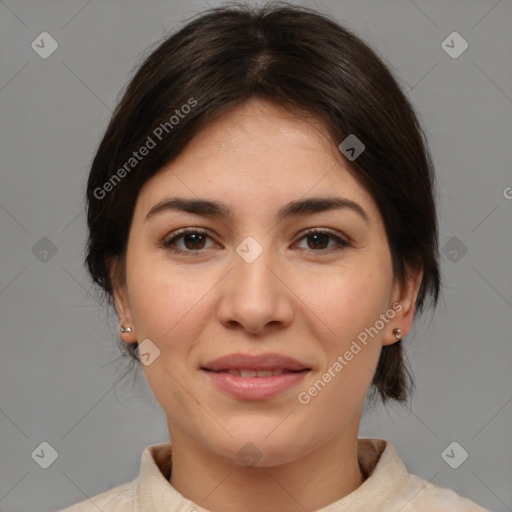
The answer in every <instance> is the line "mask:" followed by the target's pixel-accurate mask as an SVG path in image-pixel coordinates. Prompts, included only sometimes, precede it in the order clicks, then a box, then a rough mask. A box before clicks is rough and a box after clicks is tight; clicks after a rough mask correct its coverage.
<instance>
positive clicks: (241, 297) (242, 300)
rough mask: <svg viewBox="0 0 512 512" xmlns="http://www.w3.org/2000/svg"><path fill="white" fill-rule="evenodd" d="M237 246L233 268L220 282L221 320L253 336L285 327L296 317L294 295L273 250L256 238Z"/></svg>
mask: <svg viewBox="0 0 512 512" xmlns="http://www.w3.org/2000/svg"><path fill="white" fill-rule="evenodd" d="M255 246H256V247H255ZM238 249H239V250H238V251H237V252H236V253H235V254H234V256H233V267H232V269H231V271H230V272H228V274H227V275H226V276H225V277H224V279H222V281H221V283H220V290H219V292H220V304H219V305H218V308H217V318H218V320H219V322H221V323H222V324H223V325H224V326H225V327H226V328H228V329H240V330H245V331H246V332H248V333H250V334H252V335H261V334H265V333H267V332H270V331H272V330H277V329H282V328H284V327H286V326H287V325H289V324H290V323H291V321H292V318H293V301H292V299H293V297H294V294H293V293H292V291H291V289H290V287H289V284H287V283H286V281H287V278H286V277H287V276H285V275H284V274H285V273H284V270H283V266H282V265H280V262H279V261H277V259H276V257H275V256H274V255H272V254H271V251H270V249H263V247H261V245H259V244H254V241H253V242H252V244H251V243H249V245H245V246H243V244H241V247H240V246H239V248H238ZM244 249H247V250H246V251H245V252H244ZM262 249H263V250H262ZM251 251H252V254H251ZM254 251H256V253H255V252H254ZM260 251H261V253H260V254H259V255H258V253H259V252H260ZM255 256H257V257H256V258H255V259H254V257H255ZM288 280H289V278H288Z"/></svg>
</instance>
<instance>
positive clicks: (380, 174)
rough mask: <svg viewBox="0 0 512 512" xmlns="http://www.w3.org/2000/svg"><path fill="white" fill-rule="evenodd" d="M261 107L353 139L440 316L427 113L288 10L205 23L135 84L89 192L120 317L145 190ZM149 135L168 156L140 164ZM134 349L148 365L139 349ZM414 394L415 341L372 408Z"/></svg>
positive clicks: (360, 49)
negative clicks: (119, 290)
mask: <svg viewBox="0 0 512 512" xmlns="http://www.w3.org/2000/svg"><path fill="white" fill-rule="evenodd" d="M251 98H259V99H263V100H266V101H268V102H271V103H273V104H274V105H276V106H279V107H281V108H285V109H287V110H288V111H289V112H292V113H293V114H295V115H297V116H299V117H300V118H303V119H315V120H318V121H320V122H321V123H323V125H324V126H325V127H326V129H327V130H328V133H329V135H330V137H331V138H332V141H333V142H334V143H335V144H336V146H338V145H339V144H340V143H341V142H342V141H343V140H344V139H345V138H346V137H347V136H348V135H351V134H354V135H355V136H356V137H357V138H358V139H359V140H360V141H362V142H363V143H364V146H365V149H364V151H363V152H362V153H361V154H360V155H359V156H358V157H357V158H356V159H355V160H353V161H351V162H350V164H349V167H350V172H351V173H352V174H353V175H354V177H355V178H356V179H357V180H358V182H359V183H360V184H361V185H362V186H363V187H364V188H365V189H366V190H367V191H368V193H369V194H370V195H371V196H372V198H373V199H374V200H375V202H376V204H377V206H378V208H379V211H380V213H381V215H382V218H383V221H384V225H385V229H386V235H387V238H388V243H389V247H390V252H391V259H392V264H393V273H394V277H395V279H398V280H399V281H400V282H402V283H403V282H405V281H406V280H407V279H408V277H409V276H410V273H409V272H410V270H411V269H418V268H421V269H422V271H423V276H422V281H421V284H420V288H419V291H418V295H417V298H416V303H415V312H414V314H415V316H416V315H418V314H419V313H421V312H422V310H423V308H424V306H425V305H426V301H427V299H430V301H431V302H432V303H433V305H434V307H435V305H436V304H437V301H438V295H439V292H440V286H441V277H440V271H439V254H438V226H437V216H436V205H435V199H434V192H435V175H434V168H433V164H432V159H431V156H430V153H429V150H428V144H427V141H426V137H425V134H424V132H423V130H422V128H421V126H420V123H419V121H418V118H417V116H416V114H415V112H414V109H413V107H412V106H411V104H410V103H409V101H408V99H407V98H406V96H405V93H404V92H402V90H401V87H400V86H399V84H398V82H397V81H396V79H395V78H394V77H393V76H392V74H391V71H390V70H389V69H388V67H387V66H386V65H385V64H384V62H383V61H382V60H381V58H380V57H379V56H378V55H377V54H376V53H375V51H373V50H372V49H371V48H370V47H369V46H368V45H367V44H366V43H364V42H363V41H362V40H361V39H360V38H358V37H357V36H356V35H354V34H353V33H352V32H351V31H350V30H348V29H347V28H345V27H343V26H341V25H340V24H338V23H336V22H335V21H332V20H331V19H329V18H328V17H327V16H326V15H323V14H321V13H319V12H317V11H314V10H312V9H309V8H305V7H301V6H296V5H290V4H288V3H285V2H273V3H267V4H265V5H263V6H260V7H257V8H256V7H252V6H250V5H246V4H240V3H237V4H236V5H231V4H229V5H223V6H220V7H217V8H212V9H208V10H207V11H204V12H202V13H200V14H199V15H196V16H195V17H193V18H192V19H191V20H189V21H188V23H186V24H185V25H184V26H182V27H181V28H180V29H179V30H177V31H176V32H175V33H173V34H171V35H170V36H168V37H166V38H165V39H164V40H163V42H159V43H158V46H157V47H156V49H154V50H153V51H152V52H151V53H150V54H149V56H147V57H146V58H145V60H144V61H143V63H142V64H141V65H140V67H139V68H138V69H137V70H136V73H135V74H134V76H133V78H132V79H131V81H130V83H129V84H128V85H127V87H126V89H125V91H124V93H123V96H122V98H121V100H120V101H119V103H118V105H117V107H116V109H115V111H114V113H113V115H112V118H111V120H110V123H109V125H108V127H107V130H106V132H105V134H104V136H103V139H102V140H101V142H100V144H99V147H98V150H97V153H96V155H95V157H94V159H93V162H92V166H91V170H90V174H89V179H88V183H87V192H86V195H87V197H86V200H87V225H88V230H89V237H88V241H87V247H86V259H85V261H86V266H87V269H88V271H89V273H90V275H91V277H92V279H93V282H94V283H95V284H96V285H97V286H99V287H100V289H101V291H102V292H103V296H104V297H105V298H106V299H107V302H108V303H109V305H113V286H114V284H115V283H124V279H125V277H126V276H125V265H124V263H125V256H126V247H127V241H128V235H129V231H130V226H131V221H132V217H133V212H134V209H135V203H136V201H137V197H138V193H139V191H140V189H141V187H142V186H143V185H144V183H145V182H147V181H148V180H149V179H150V178H151V177H152V176H154V175H155V174H156V173H157V172H158V171H159V170H160V169H161V168H162V167H163V166H164V165H166V164H168V163H170V162H171V161H172V160H173V159H175V158H176V157H177V156H178V155H179V154H180V152H181V151H183V149H184V148H185V146H186V144H187V143H188V142H189V141H190V140H191V139H192V138H193V137H194V136H195V135H196V134H198V133H199V132H200V131H201V130H202V129H203V128H205V127H207V126H208V124H209V123H211V122H212V121H214V120H216V119H218V118H219V117H220V116H222V115H223V114H225V113H226V112H227V111H228V109H231V108H233V107H236V106H238V105H241V104H243V103H244V102H246V101H247V100H249V99H251ZM187 105H188V106H190V108H185V106H187ZM182 114H183V115H182ZM173 118H174V120H173ZM158 130H160V131H158ZM164 131H165V134H164ZM156 134H160V135H161V139H160V138H159V137H157V136H156ZM148 137H149V138H151V139H153V141H154V140H155V139H157V138H158V139H159V140H158V142H157V143H156V146H154V147H153V148H152V149H151V150H150V151H149V152H147V155H146V156H145V157H144V158H143V159H140V161H139V160H136V161H134V157H133V152H134V151H136V150H138V149H139V148H140V147H142V146H143V145H145V144H146V143H148V140H149V139H148ZM148 144H149V143H148ZM127 162H130V166H131V167H135V168H134V169H133V170H132V169H129V168H128V165H127ZM112 261H115V262H117V265H116V266H115V271H114V272H113V273H111V272H110V262H112ZM126 345H128V346H126ZM121 347H122V348H123V350H125V351H126V352H127V354H128V355H129V356H130V357H131V358H132V359H136V357H135V355H134V354H135V350H136V348H137V344H136V343H130V344H126V343H124V342H122V341H121ZM413 387H414V379H413V376H412V372H411V371H410V370H409V368H408V365H407V358H406V355H405V352H404V350H403V347H402V341H398V342H396V343H393V344H391V345H387V346H383V348H382V351H381V355H380V359H379V361H378V365H377V368H376V371H375V374H374V378H373V380H372V383H371V386H370V388H371V389H370V393H369V397H370V398H371V399H373V398H374V395H375V394H376V393H378V395H379V396H380V398H381V399H382V401H383V402H384V404H386V402H387V401H388V400H389V399H393V400H396V401H398V402H403V401H405V400H406V399H407V398H408V395H409V393H410V392H411V391H412V389H413Z"/></svg>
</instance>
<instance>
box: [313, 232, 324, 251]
mask: <svg viewBox="0 0 512 512" xmlns="http://www.w3.org/2000/svg"><path fill="white" fill-rule="evenodd" d="M311 237H312V238H314V239H316V240H317V241H318V239H317V238H316V237H320V238H321V237H325V238H327V235H324V234H322V233H315V234H313V235H311ZM323 245H325V244H323ZM315 247H316V248H317V249H318V245H315ZM321 248H322V249H323V248H324V247H323V246H322V247H321Z"/></svg>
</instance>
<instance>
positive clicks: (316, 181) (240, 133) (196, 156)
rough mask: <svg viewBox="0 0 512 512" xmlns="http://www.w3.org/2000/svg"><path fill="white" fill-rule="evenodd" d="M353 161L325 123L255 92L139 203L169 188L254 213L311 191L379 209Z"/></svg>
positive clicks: (149, 186)
mask: <svg viewBox="0 0 512 512" xmlns="http://www.w3.org/2000/svg"><path fill="white" fill-rule="evenodd" d="M349 165H350V164H349V163H348V162H347V161H346V160H345V159H344V158H343V157H342V155H341V153H340V152H339V150H338V148H337V146H336V144H335V143H334V142H333V141H332V140H331V137H330V135H329V133H328V131H327V129H326V128H325V126H323V124H322V123H320V122H319V121H315V120H304V119H302V118H298V117H296V116H294V115H293V114H291V113H290V112H288V111H286V110H285V109H284V108H280V107H277V106H275V105H273V104H270V103H267V102H264V101H262V100H257V99H253V100H250V101H248V102H246V103H244V104H243V105H241V106H238V107H236V108H234V109H232V110H231V111H229V112H228V113H226V114H225V115H223V116H222V117H220V118H219V119H217V120H216V121H214V122H212V123H210V124H209V125H207V126H206V127H205V128H204V129H203V130H202V131H201V132H199V133H198V134H197V135H196V136H195V137H194V138H193V139H192V140H191V141H190V143H189V144H188V145H187V146H186V148H185V149H184V150H183V151H182V152H181V154H180V155H179V156H178V157H177V158H176V159H175V160H173V161H172V162H171V163H170V164H168V165H166V166H165V167H164V168H163V169H161V170H160V171H159V172H158V173H157V174H156V175H155V176H153V177H152V178H151V179H150V180H149V181H148V182H147V183H146V184H145V185H144V187H143V189H142V190H141V192H140V194H139V201H138V205H137V206H138V208H139V209H140V210H142V212H141V213H143V214H145V213H147V211H148V210H149V209H150V208H151V207H152V206H153V205H154V204H155V203H157V202H159V201H161V200H162V199H164V198H165V197H166V196H169V195H180V196H184V197H190V198H193V197H201V198H204V197H209V198H212V199H217V200H222V201H223V202H227V203H231V204H233V205H235V206H234V209H239V210H240V212H242V210H245V211H246V212H247V214H250V213H251V211H252V214H253V215H256V214H257V213H258V211H257V210H256V208H259V209H261V208H266V209H267V210H268V209H269V205H273V204H275V208H276V209H277V208H278V207H279V205H280V204H281V203H285V202H288V201H293V200H296V199H299V198H302V197H305V196H308V195H314V196H322V195H323V196H326V195H331V196H332V195H342V196H344V197H347V198H349V199H352V200H354V201H357V202H359V203H363V204H364V205H365V209H366V210H367V211H369V213H370V215H372V214H373V215H375V214H377V215H378V211H377V207H376V205H375V204H374V202H373V200H372V198H371V197H370V195H369V194H368V193H367V191H366V190H365V189H364V188H363V187H362V186H361V185H360V184H359V182H358V181H357V180H356V178H355V177H354V176H353V174H352V173H351V172H350V167H349ZM278 203H279V205H278Z"/></svg>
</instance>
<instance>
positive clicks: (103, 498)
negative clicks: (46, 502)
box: [58, 480, 135, 512]
mask: <svg viewBox="0 0 512 512" xmlns="http://www.w3.org/2000/svg"><path fill="white" fill-rule="evenodd" d="M134 489H135V480H134V481H132V482H128V483H125V484H121V485H118V486H117V487H114V488H112V489H110V490H108V491H105V492H102V493H100V494H97V495H96V496H92V497H91V498H87V499H85V500H83V501H80V502H78V503H75V504H74V505H71V506H69V507H67V508H63V509H61V510H59V511H58V512H98V510H101V511H102V512H114V511H115V512H133V503H134Z"/></svg>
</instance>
